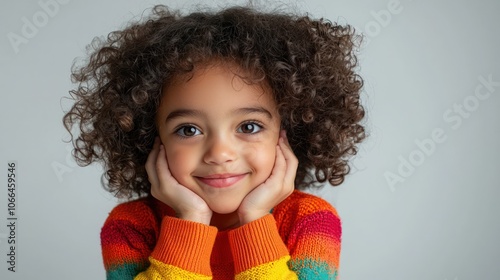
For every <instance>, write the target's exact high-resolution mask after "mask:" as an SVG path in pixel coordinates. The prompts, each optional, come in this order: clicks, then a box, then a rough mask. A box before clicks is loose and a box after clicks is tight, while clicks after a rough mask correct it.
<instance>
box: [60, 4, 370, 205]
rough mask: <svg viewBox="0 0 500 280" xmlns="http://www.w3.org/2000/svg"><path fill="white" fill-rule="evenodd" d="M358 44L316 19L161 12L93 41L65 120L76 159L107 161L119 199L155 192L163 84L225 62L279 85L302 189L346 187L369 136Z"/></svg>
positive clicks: (240, 11)
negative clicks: (150, 163)
mask: <svg viewBox="0 0 500 280" xmlns="http://www.w3.org/2000/svg"><path fill="white" fill-rule="evenodd" d="M359 38H360V37H359V36H358V35H357V34H355V32H354V29H353V28H352V27H351V26H349V25H345V26H342V25H338V24H336V23H332V22H330V21H328V20H325V19H318V20H315V19H311V18H310V17H309V16H307V15H306V16H299V15H292V14H286V13H279V12H273V13H269V12H267V13H266V12H262V11H257V10H256V9H254V8H249V7H229V8H226V9H224V10H221V11H217V12H213V11H204V12H201V11H198V12H194V13H191V14H188V15H182V14H181V13H180V12H179V11H172V10H169V9H168V8H167V7H165V6H155V7H154V8H153V9H152V13H151V15H149V16H148V17H147V18H146V19H145V20H142V21H138V22H134V23H131V24H129V26H128V27H126V28H125V29H124V30H120V31H114V32H111V33H110V34H109V35H108V36H107V38H106V39H94V41H93V42H92V44H91V45H92V47H93V51H91V54H90V55H89V57H88V61H85V63H84V65H83V66H78V67H77V66H76V65H73V68H72V76H71V77H72V81H73V82H74V83H76V84H78V86H77V88H76V89H74V90H71V91H70V94H71V96H72V99H74V101H75V102H74V104H73V106H72V107H71V109H70V110H69V111H68V112H66V114H65V115H64V118H63V122H64V126H65V128H66V129H67V130H68V132H69V133H70V134H71V141H72V143H73V145H74V148H75V149H74V150H73V156H74V157H75V159H76V160H77V162H78V163H79V164H80V165H82V166H84V165H89V164H91V163H92V162H96V161H97V162H101V163H102V164H103V165H104V168H105V173H104V174H103V176H104V178H105V179H107V181H108V185H107V186H105V188H106V189H107V190H108V191H110V192H112V193H115V195H116V196H118V197H129V198H130V197H132V196H135V195H139V196H142V195H145V194H148V193H149V191H150V183H149V181H148V179H147V173H146V170H145V162H146V159H147V156H148V154H149V152H150V150H151V149H152V146H153V142H154V139H155V137H156V136H157V135H158V132H157V128H156V127H155V114H156V111H157V108H158V105H159V102H160V99H161V89H162V86H163V85H164V84H166V83H168V81H169V80H171V79H172V78H174V77H176V76H178V75H182V74H186V73H190V72H192V71H193V69H194V67H195V66H196V65H199V64H201V63H206V62H210V61H213V60H223V61H230V62H233V63H236V64H237V65H238V66H239V67H240V68H241V70H243V71H244V72H245V73H251V76H252V77H253V81H254V82H255V83H259V82H262V81H263V79H264V80H265V82H266V83H267V84H268V85H269V86H270V88H271V90H272V95H273V97H274V99H275V101H276V104H277V106H278V112H279V114H280V116H281V120H282V123H281V126H282V128H283V129H285V130H286V131H287V136H288V138H289V142H290V145H291V147H292V150H293V151H294V153H295V155H296V156H297V158H298V160H299V167H298V170H297V175H296V180H295V187H296V188H298V189H304V188H307V187H312V186H317V185H319V184H318V183H324V182H326V181H328V182H329V183H330V184H331V185H333V186H336V185H339V184H341V183H342V182H343V181H344V177H345V176H346V175H347V174H348V173H349V171H350V168H349V165H348V160H349V158H350V157H351V156H352V155H355V154H356V153H357V144H358V143H360V142H361V141H362V140H363V139H364V138H365V129H364V127H363V126H362V125H361V124H360V123H361V120H362V119H363V117H364V114H365V111H364V108H363V106H362V105H361V104H360V91H361V89H362V87H363V80H362V78H361V77H360V76H359V75H358V74H357V73H356V72H355V70H356V68H357V66H358V61H357V58H356V54H355V47H356V46H357V42H358V39H359ZM77 124H78V129H79V135H78V137H77V138H75V137H74V136H73V134H72V132H71V130H72V128H73V126H74V125H77Z"/></svg>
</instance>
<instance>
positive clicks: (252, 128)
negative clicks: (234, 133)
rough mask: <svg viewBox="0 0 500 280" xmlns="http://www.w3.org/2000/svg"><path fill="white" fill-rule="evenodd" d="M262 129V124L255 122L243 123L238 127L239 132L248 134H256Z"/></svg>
mask: <svg viewBox="0 0 500 280" xmlns="http://www.w3.org/2000/svg"><path fill="white" fill-rule="evenodd" d="M261 130H262V126H261V125H259V124H257V123H255V122H247V123H244V124H242V125H241V126H240V127H239V128H238V132H240V133H247V134H254V133H257V132H259V131H261Z"/></svg>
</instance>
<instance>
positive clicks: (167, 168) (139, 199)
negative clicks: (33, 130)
mask: <svg viewBox="0 0 500 280" xmlns="http://www.w3.org/2000/svg"><path fill="white" fill-rule="evenodd" d="M355 39H356V37H355V36H354V33H353V31H352V29H351V28H350V27H349V26H346V27H344V26H339V25H336V24H332V23H330V22H328V21H324V20H313V19H310V18H309V17H307V16H305V17H298V16H294V15H287V14H282V13H264V12H258V11H256V10H253V9H251V8H242V7H232V8H227V9H224V10H222V11H219V12H216V13H212V12H197V13H192V14H189V15H185V16H183V15H181V14H180V13H178V12H172V11H169V9H168V8H166V7H164V6H157V7H155V8H154V9H153V15H152V16H151V17H150V18H149V19H148V20H147V21H145V22H142V23H141V22H139V23H135V24H133V25H131V26H129V27H127V28H126V29H124V30H122V31H115V32H112V33H111V34H109V36H108V37H107V41H105V42H100V43H99V42H97V44H94V46H95V47H96V48H97V50H96V51H95V52H94V53H93V54H92V55H91V56H90V60H89V62H88V64H87V65H85V66H83V67H80V68H79V69H76V70H74V71H73V79H74V80H75V82H78V83H79V87H78V88H77V89H76V90H74V91H72V94H73V96H74V97H75V99H76V102H75V104H74V106H73V107H72V108H71V110H70V111H69V112H68V113H67V114H66V115H65V117H64V123H65V126H66V128H67V129H68V131H71V128H72V127H73V125H75V124H76V123H79V126H78V127H79V128H80V130H81V132H80V135H79V136H78V138H77V139H76V140H74V145H75V157H76V158H77V159H78V160H79V162H80V163H82V164H90V163H91V162H94V161H101V162H102V163H103V164H104V166H105V169H106V172H105V175H104V176H105V178H106V179H107V180H108V190H109V191H111V192H113V193H115V194H116V195H117V196H120V197H127V198H129V199H130V201H129V202H125V203H123V204H120V205H118V206H117V207H116V208H115V209H113V210H112V212H111V213H110V214H109V217H108V219H107V220H106V222H105V223H104V226H103V228H102V231H101V241H102V254H103V258H104V266H105V269H106V271H107V278H108V279H212V278H213V279H297V278H300V279H337V275H338V269H339V255H340V238H341V222H340V219H339V217H338V215H337V212H336V211H335V209H334V208H333V207H332V206H331V205H329V204H328V203H327V202H326V201H324V200H322V199H320V198H318V197H315V196H312V195H310V194H306V193H303V192H301V191H299V189H305V188H307V187H313V186H315V185H318V184H319V183H324V182H329V183H330V184H332V185H339V184H340V183H342V182H343V180H344V177H345V175H346V174H348V172H349V167H348V165H347V159H348V157H349V156H351V155H354V154H355V153H356V151H357V148H356V144H357V143H359V142H360V141H361V140H363V138H364V137H365V134H364V128H363V126H361V125H360V121H361V119H362V118H363V116H364V109H363V107H362V106H361V105H360V103H359V93H360V90H361V88H362V79H361V78H360V77H359V76H358V75H357V74H356V73H355V72H354V68H355V67H356V66H357V60H356V57H355V55H354V54H353V48H354V46H355V44H354V43H355ZM72 137H73V136H72Z"/></svg>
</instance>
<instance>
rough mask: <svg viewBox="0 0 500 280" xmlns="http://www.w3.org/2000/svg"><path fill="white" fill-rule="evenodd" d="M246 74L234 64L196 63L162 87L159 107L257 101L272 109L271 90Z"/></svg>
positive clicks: (233, 105)
mask: <svg viewBox="0 0 500 280" xmlns="http://www.w3.org/2000/svg"><path fill="white" fill-rule="evenodd" d="M247 78H250V76H249V75H248V74H246V73H243V72H242V70H241V69H239V68H238V67H237V66H235V65H234V64H229V63H217V64H210V65H200V66H197V67H196V68H195V69H194V70H193V71H192V72H190V73H187V74H182V75H177V76H176V77H174V78H173V79H171V80H170V81H169V82H168V83H166V84H165V85H164V87H163V90H162V102H161V104H160V108H159V109H163V110H168V108H172V107H178V106H181V107H189V108H192V107H195V108H207V107H209V106H212V107H214V106H215V107H220V108H221V109H223V108H225V107H239V106H242V105H248V103H252V104H256V105H257V104H258V105H260V106H263V107H266V108H268V109H269V110H272V111H275V109H276V108H275V107H276V105H275V102H274V98H273V96H272V91H271V89H270V87H269V86H268V85H267V83H266V82H265V81H260V82H254V83H250V81H249V79H247Z"/></svg>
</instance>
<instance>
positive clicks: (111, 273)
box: [106, 264, 141, 280]
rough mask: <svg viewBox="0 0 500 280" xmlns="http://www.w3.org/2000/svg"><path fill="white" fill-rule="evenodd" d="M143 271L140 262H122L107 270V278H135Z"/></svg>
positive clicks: (116, 279) (112, 279) (110, 279)
mask: <svg viewBox="0 0 500 280" xmlns="http://www.w3.org/2000/svg"><path fill="white" fill-rule="evenodd" d="M139 272H141V269H140V267H139V265H138V264H122V265H120V266H117V267H115V268H114V269H112V270H108V271H107V272H106V279H107V280H122V279H125V280H127V279H134V277H135V276H137V274H139Z"/></svg>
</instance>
